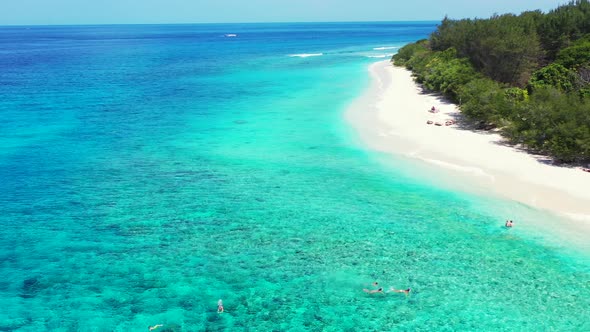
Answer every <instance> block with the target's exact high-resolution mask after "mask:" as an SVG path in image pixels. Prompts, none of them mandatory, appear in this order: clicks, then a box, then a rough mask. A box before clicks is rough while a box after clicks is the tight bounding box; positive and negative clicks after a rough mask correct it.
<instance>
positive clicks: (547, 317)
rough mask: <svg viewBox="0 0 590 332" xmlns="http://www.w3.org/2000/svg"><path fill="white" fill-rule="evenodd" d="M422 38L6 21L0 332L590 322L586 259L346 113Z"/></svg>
mask: <svg viewBox="0 0 590 332" xmlns="http://www.w3.org/2000/svg"><path fill="white" fill-rule="evenodd" d="M434 28H435V23H433V22H422V23H408V22H400V23H305V24H231V25H228V24H207V25H144V26H142V25H130V26H127V25H121V26H51V27H40V26H35V27H0V117H1V118H2V121H0V179H1V181H0V209H1V213H0V275H1V276H2V278H0V306H1V307H2V310H0V331H44V330H57V331H77V330H79V331H105V330H106V331H142V330H143V331H145V330H146V327H147V326H148V325H154V324H164V327H162V328H160V329H159V331H165V330H169V331H171V330H184V331H201V330H208V331H222V330H227V331H273V330H276V331H291V330H292V331H319V330H326V331H375V330H376V331H390V330H408V331H417V330H425V331H432V330H449V331H450V330H506V331H531V330H563V331H565V330H572V331H582V330H588V329H590V326H589V325H588V320H587V319H583V317H588V311H587V310H588V308H589V307H590V290H589V288H588V287H589V286H588V280H589V276H590V275H589V269H588V265H587V260H585V259H584V258H586V257H585V256H584V257H582V259H581V260H580V259H579V257H573V256H570V254H569V253H568V252H567V251H565V250H562V249H561V248H556V247H555V246H553V245H548V244H546V243H544V242H543V239H539V238H535V237H532V236H528V235H527V234H524V233H519V232H518V230H513V231H512V230H511V232H506V231H505V230H502V229H500V228H499V227H497V224H498V219H502V216H500V215H499V214H498V211H497V210H494V208H490V205H489V202H487V201H484V200H485V199H484V198H481V197H472V196H469V195H468V194H465V193H460V192H452V191H449V190H448V189H443V188H439V187H437V186H435V185H432V184H429V183H426V182H421V181H419V180H417V178H419V174H418V175H416V176H410V175H408V174H411V173H412V171H411V169H410V170H408V166H407V164H405V163H398V164H397V165H399V167H400V169H396V168H395V167H394V168H393V169H392V168H388V167H386V166H384V165H383V164H382V163H379V162H377V161H376V159H378V158H375V155H374V153H373V152H370V151H366V150H365V149H364V148H363V147H361V146H359V145H358V144H357V143H356V140H355V138H354V137H353V136H354V133H353V132H352V131H351V129H350V128H348V125H347V124H346V123H345V121H343V119H342V113H343V111H344V109H345V108H346V106H347V105H349V104H350V102H351V101H352V100H353V99H354V98H355V97H357V96H358V95H359V94H360V93H361V92H362V91H363V89H365V88H366V87H367V84H368V79H369V78H368V74H367V66H368V65H369V64H370V63H372V62H374V61H377V60H383V59H387V58H389V57H390V56H391V54H392V53H394V52H395V51H396V49H397V48H399V47H400V46H402V45H404V44H406V43H408V42H411V41H415V40H418V39H421V38H425V37H427V36H428V34H429V33H430V32H432V31H433V30H434ZM228 34H236V36H235V37H231V36H228ZM393 165H396V163H395V162H394V163H393ZM401 168H404V169H403V170H402V169H401ZM494 204H495V205H494ZM493 206H494V207H498V206H502V207H504V208H506V209H515V210H519V209H520V210H527V208H526V207H515V205H514V204H513V203H511V202H501V201H500V202H494V203H493ZM527 211H528V210H527ZM527 213H528V212H527ZM531 213H533V214H536V215H539V214H541V215H542V212H538V211H533V212H531ZM375 280H378V281H379V282H381V284H383V285H385V286H386V287H389V286H394V287H396V288H406V287H412V289H413V292H412V294H411V295H410V296H409V297H405V296H403V295H402V294H387V295H386V296H369V295H367V294H365V293H363V292H362V289H363V288H370V287H371V286H370V283H371V282H372V281H375ZM396 295H399V296H396ZM218 299H223V301H224V305H225V309H226V312H225V313H223V314H218V313H217V301H218ZM507 313H508V314H507Z"/></svg>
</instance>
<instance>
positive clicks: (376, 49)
mask: <svg viewBox="0 0 590 332" xmlns="http://www.w3.org/2000/svg"><path fill="white" fill-rule="evenodd" d="M397 48H399V46H382V47H373V49H374V50H375V51H382V50H395V49H397Z"/></svg>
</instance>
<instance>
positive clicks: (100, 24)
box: [0, 20, 442, 27]
mask: <svg viewBox="0 0 590 332" xmlns="http://www.w3.org/2000/svg"><path fill="white" fill-rule="evenodd" d="M441 21H442V20H392V21H382V20H379V21H280V22H270V21H269V22H192V23H187V22H181V23H59V24H53V23H38V24H37V23H33V24H0V27H33V26H119V25H207V24H210V25H220V24H305V23H323V24H331V23H406V22H407V23H436V22H441Z"/></svg>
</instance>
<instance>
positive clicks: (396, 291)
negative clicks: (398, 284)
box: [388, 287, 412, 296]
mask: <svg viewBox="0 0 590 332" xmlns="http://www.w3.org/2000/svg"><path fill="white" fill-rule="evenodd" d="M411 291H412V289H411V288H408V289H395V288H393V287H391V288H390V289H389V291H388V293H391V292H394V293H405V294H406V296H408V295H410V292H411Z"/></svg>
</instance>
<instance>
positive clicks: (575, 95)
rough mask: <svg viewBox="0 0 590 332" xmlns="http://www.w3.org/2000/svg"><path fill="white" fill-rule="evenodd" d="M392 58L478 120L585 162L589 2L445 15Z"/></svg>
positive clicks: (589, 157)
mask: <svg viewBox="0 0 590 332" xmlns="http://www.w3.org/2000/svg"><path fill="white" fill-rule="evenodd" d="M392 60H393V61H394V64H395V65H397V66H404V67H406V68H408V69H410V70H411V71H412V72H413V74H414V76H415V78H416V81H417V82H418V83H421V84H422V85H423V86H424V87H425V88H426V89H428V90H431V91H438V92H441V93H443V94H444V95H445V96H446V97H448V98H449V99H451V100H452V101H453V102H455V103H458V104H460V109H461V111H462V113H464V114H465V115H466V116H467V118H468V119H470V120H471V121H473V122H475V123H477V124H479V125H480V126H481V127H482V128H499V129H500V130H501V133H502V134H503V135H504V136H505V137H506V138H508V139H509V140H510V141H511V142H512V143H514V144H522V145H524V146H525V147H527V148H529V149H531V150H533V151H536V152H540V153H545V154H548V155H550V156H552V157H553V158H554V159H555V160H557V161H560V162H574V163H576V162H577V163H588V162H590V2H589V1H588V0H576V1H571V2H570V3H568V4H567V5H562V6H559V7H558V8H556V9H554V10H552V11H550V12H548V13H543V12H541V11H529V12H524V13H522V14H520V15H512V14H507V15H494V16H492V17H490V18H488V19H462V20H452V19H449V18H446V17H445V18H444V19H443V20H442V22H441V23H440V24H439V25H438V27H437V29H436V31H435V32H433V33H432V34H431V35H430V37H429V38H428V39H424V40H419V41H417V42H415V43H411V44H408V45H406V46H404V47H403V48H401V49H400V50H399V52H398V53H397V54H396V55H394V56H393V59H392Z"/></svg>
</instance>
